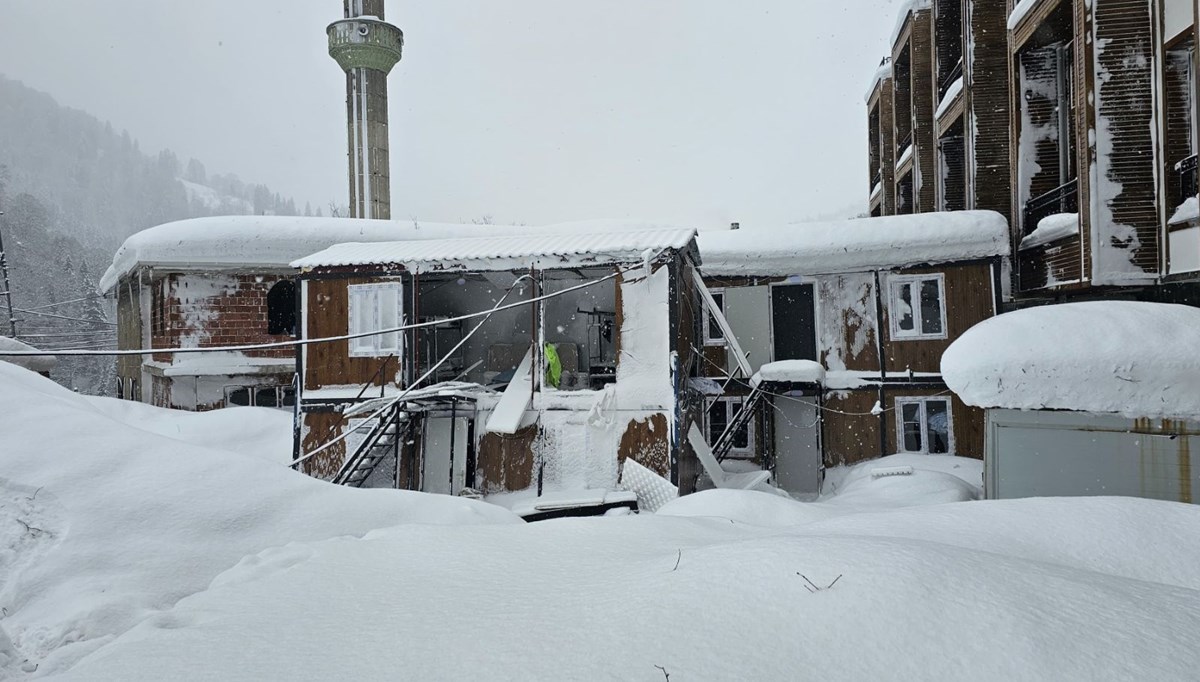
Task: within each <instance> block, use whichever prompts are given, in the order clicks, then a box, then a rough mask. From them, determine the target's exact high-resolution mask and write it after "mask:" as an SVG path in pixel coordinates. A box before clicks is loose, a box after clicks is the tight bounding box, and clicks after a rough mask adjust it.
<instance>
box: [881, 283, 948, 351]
mask: <svg viewBox="0 0 1200 682" xmlns="http://www.w3.org/2000/svg"><path fill="white" fill-rule="evenodd" d="M889 287H890V290H891V296H890V305H889V313H890V314H889V318H891V323H892V338H894V339H944V338H946V306H945V303H944V301H945V298H946V297H945V291H944V290H945V286H944V278H943V277H942V275H940V274H938V275H893V276H892V278H891V280H890V282H889Z"/></svg>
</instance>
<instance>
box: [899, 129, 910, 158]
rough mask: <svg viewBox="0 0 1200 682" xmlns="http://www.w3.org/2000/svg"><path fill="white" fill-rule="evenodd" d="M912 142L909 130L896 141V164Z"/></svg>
mask: <svg viewBox="0 0 1200 682" xmlns="http://www.w3.org/2000/svg"><path fill="white" fill-rule="evenodd" d="M912 143H913V134H912V131H911V130H910V131H908V134H907V135H905V136H904V137H903V138H901V139H900V141H899V142H897V143H896V164H897V165H899V163H900V159H902V158H903V157H904V151H905V150H906V149H908V148H909V147H911V146H912Z"/></svg>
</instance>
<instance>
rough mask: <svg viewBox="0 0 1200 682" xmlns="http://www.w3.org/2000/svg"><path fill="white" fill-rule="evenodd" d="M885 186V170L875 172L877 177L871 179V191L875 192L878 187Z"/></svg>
mask: <svg viewBox="0 0 1200 682" xmlns="http://www.w3.org/2000/svg"><path fill="white" fill-rule="evenodd" d="M882 186H883V169H882V168H880V169H879V170H877V171H875V175H874V176H872V177H871V191H872V192H874V191H875V188H876V187H882Z"/></svg>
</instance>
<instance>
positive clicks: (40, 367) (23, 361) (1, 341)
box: [0, 336, 58, 372]
mask: <svg viewBox="0 0 1200 682" xmlns="http://www.w3.org/2000/svg"><path fill="white" fill-rule="evenodd" d="M0 351H11V352H17V353H32V352H35V351H37V349H36V348H34V347H33V346H31V345H29V344H27V343H23V342H21V341H18V340H16V339H10V338H9V337H7V336H0ZM0 361H3V362H11V363H12V364H14V365H16V366H18V367H24V368H25V369H27V370H29V371H31V372H51V371H54V367H55V365H57V364H58V360H56V359H55V358H54V356H52V355H7V356H6V355H0Z"/></svg>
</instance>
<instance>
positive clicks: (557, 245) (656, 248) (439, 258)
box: [292, 228, 696, 270]
mask: <svg viewBox="0 0 1200 682" xmlns="http://www.w3.org/2000/svg"><path fill="white" fill-rule="evenodd" d="M695 236H696V231H695V230H693V229H681V228H672V229H655V230H642V231H638V232H628V231H627V232H601V233H592V234H580V233H578V232H566V233H563V232H559V233H554V232H547V233H545V234H536V235H515V236H514V235H499V236H496V237H481V238H471V239H438V240H427V241H419V242H416V241H400V242H383V243H373V244H366V243H349V244H338V245H336V246H332V247H330V248H328V249H325V250H324V251H321V252H319V253H315V254H313V255H311V256H307V257H305V258H301V259H300V260H297V261H294V262H293V263H292V266H293V267H297V268H301V269H311V268H318V267H341V266H355V265H379V264H396V265H403V266H405V267H407V268H409V269H415V270H430V269H472V270H511V269H517V268H523V267H528V266H530V265H538V266H540V267H552V266H556V267H579V266H584V265H599V264H609V263H629V262H634V261H638V260H641V259H642V258H643V257H645V255H646V254H647V252H650V255H657V254H658V253H659V252H661V251H664V250H667V249H683V248H685V247H687V246H688V245H689V244H690V243H691V242H692V240H693V239H694V238H695Z"/></svg>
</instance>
